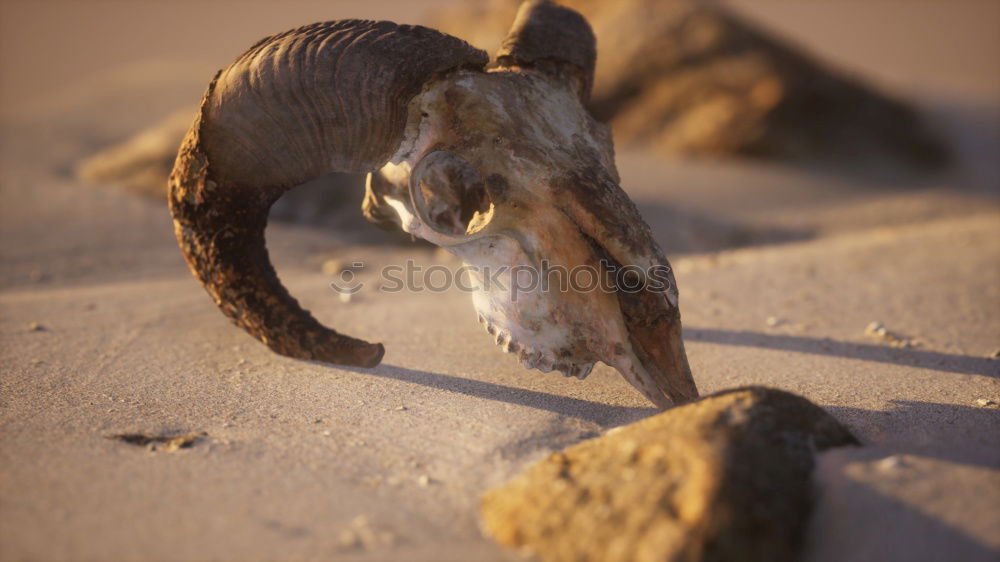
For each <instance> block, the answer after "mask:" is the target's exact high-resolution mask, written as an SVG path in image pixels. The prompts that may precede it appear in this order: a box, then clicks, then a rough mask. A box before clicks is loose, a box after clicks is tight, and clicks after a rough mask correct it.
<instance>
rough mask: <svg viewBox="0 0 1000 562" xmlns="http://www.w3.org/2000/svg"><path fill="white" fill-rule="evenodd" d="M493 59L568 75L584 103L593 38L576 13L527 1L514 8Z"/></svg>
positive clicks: (594, 53)
mask: <svg viewBox="0 0 1000 562" xmlns="http://www.w3.org/2000/svg"><path fill="white" fill-rule="evenodd" d="M496 58H497V62H498V63H499V64H500V66H515V65H516V66H523V67H534V68H537V69H540V70H542V71H544V72H547V73H549V74H554V75H556V76H557V77H559V78H561V79H564V80H565V79H567V78H572V79H573V80H575V81H576V82H577V83H576V88H577V92H578V94H579V95H580V99H581V100H582V101H583V102H584V103H586V102H587V101H588V100H589V99H590V90H591V88H592V87H593V85H594V66H595V65H596V63H597V40H596V38H595V37H594V32H593V31H592V30H591V29H590V24H588V23H587V20H586V19H585V18H584V17H583V16H581V15H580V14H579V13H577V12H575V11H573V10H571V9H569V8H566V7H563V6H559V5H556V4H553V3H552V2H549V1H548V0H529V1H527V2H524V3H523V4H521V7H520V8H519V9H518V11H517V17H516V18H515V19H514V24H513V25H512V26H511V28H510V31H508V32H507V37H506V38H504V40H503V42H502V43H500V50H499V51H497V57H496Z"/></svg>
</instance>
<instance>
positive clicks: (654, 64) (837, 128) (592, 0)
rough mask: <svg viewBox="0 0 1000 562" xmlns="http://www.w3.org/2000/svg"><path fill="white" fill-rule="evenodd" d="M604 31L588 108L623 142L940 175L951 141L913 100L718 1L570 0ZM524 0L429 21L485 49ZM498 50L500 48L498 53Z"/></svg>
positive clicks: (504, 0)
mask: <svg viewBox="0 0 1000 562" xmlns="http://www.w3.org/2000/svg"><path fill="white" fill-rule="evenodd" d="M559 3H560V4H564V5H566V6H569V7H571V8H573V9H575V10H577V11H579V12H580V13H582V14H583V15H584V16H585V17H586V18H587V20H588V21H589V22H590V24H591V26H592V27H593V28H594V33H595V35H596V36H597V74H596V77H595V84H594V93H593V96H592V98H591V109H592V111H593V113H594V115H595V116H596V117H597V118H598V119H600V120H602V121H606V122H609V123H610V124H611V126H612V129H613V131H614V134H615V141H616V142H617V143H619V144H623V145H631V146H638V147H642V148H650V149H653V150H657V151H660V152H663V153H669V154H682V155H692V154H693V155H733V154H736V155H744V156H753V157H765V158H772V159H779V160H791V161H800V162H801V161H806V162H808V161H820V162H825V163H831V162H832V163H839V164H844V163H848V164H851V165H857V164H876V165H879V166H881V165H884V164H887V163H888V164H890V165H891V166H892V167H897V166H899V165H902V167H907V168H908V167H916V168H933V167H937V166H939V165H941V164H943V163H945V162H946V160H947V150H946V147H945V145H944V144H943V142H942V141H941V140H940V139H939V138H938V137H937V136H936V135H935V134H934V133H933V132H931V131H930V130H928V128H927V127H926V126H925V124H924V123H923V121H922V120H921V118H920V116H919V115H918V113H917V112H916V111H915V109H914V108H913V107H911V106H910V105H908V104H906V103H904V102H902V101H900V100H897V99H894V98H892V97H890V96H888V95H885V94H883V93H880V92H879V91H877V90H876V89H874V88H872V87H870V86H868V85H866V84H865V83H864V82H863V81H860V80H858V79H856V78H853V77H850V76H848V75H846V74H844V73H842V72H838V71H836V70H834V69H832V68H829V67H828V66H827V65H825V64H823V63H822V62H820V61H818V60H816V59H815V58H814V57H811V56H810V55H809V54H808V53H806V52H804V51H803V50H802V49H800V48H798V47H797V46H795V45H793V44H791V43H789V42H787V41H785V40H782V39H780V38H779V37H777V36H775V35H774V34H772V33H770V32H768V31H766V30H764V29H761V28H758V27H756V26H754V25H752V24H750V23H749V22H747V21H746V20H744V19H743V18H741V17H740V16H739V15H738V14H736V13H735V12H733V11H732V10H730V9H727V8H725V7H723V6H719V5H717V4H715V3H702V2H690V1H682V0H620V1H615V2H608V1H606V0H561V1H560V2H559ZM518 4H519V2H518V1H517V0H492V1H485V2H468V3H463V4H461V5H458V6H456V7H454V8H452V9H451V10H449V11H446V12H443V13H442V14H441V15H439V17H438V18H437V19H436V20H434V21H432V22H431V23H430V25H432V26H434V27H437V28H439V29H441V30H442V31H445V32H447V33H451V34H453V35H457V36H458V37H461V38H463V39H466V40H468V41H470V42H473V44H475V45H477V46H479V47H480V48H484V49H488V50H489V49H491V48H492V47H494V46H495V45H497V44H498V43H499V41H500V39H501V38H502V37H503V34H504V33H505V32H506V30H507V27H508V26H509V25H510V21H511V20H512V18H513V16H514V13H515V12H516V9H517V6H518ZM490 52H492V51H490Z"/></svg>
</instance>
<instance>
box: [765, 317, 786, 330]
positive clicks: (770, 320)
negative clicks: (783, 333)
mask: <svg viewBox="0 0 1000 562" xmlns="http://www.w3.org/2000/svg"><path fill="white" fill-rule="evenodd" d="M766 323H767V325H768V327H770V328H777V327H778V326H781V325H782V324H784V323H785V321H784V320H782V319H781V318H778V317H777V316H768V317H767V321H766Z"/></svg>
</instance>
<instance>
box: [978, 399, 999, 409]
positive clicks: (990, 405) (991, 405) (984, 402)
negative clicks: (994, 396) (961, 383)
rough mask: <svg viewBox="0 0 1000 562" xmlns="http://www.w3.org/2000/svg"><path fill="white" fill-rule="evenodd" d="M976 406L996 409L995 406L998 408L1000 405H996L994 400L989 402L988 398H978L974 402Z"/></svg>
mask: <svg viewBox="0 0 1000 562" xmlns="http://www.w3.org/2000/svg"><path fill="white" fill-rule="evenodd" d="M976 405H977V406H979V407H981V408H996V407H997V406H1000V404H997V401H996V400H990V399H989V398H979V399H978V400H976Z"/></svg>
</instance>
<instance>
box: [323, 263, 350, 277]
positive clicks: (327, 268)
mask: <svg viewBox="0 0 1000 562" xmlns="http://www.w3.org/2000/svg"><path fill="white" fill-rule="evenodd" d="M320 269H321V270H322V271H323V274H324V275H339V274H340V272H341V271H344V269H346V264H345V263H344V262H342V261H340V260H326V261H325V262H323V265H322V266H321V267H320Z"/></svg>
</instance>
